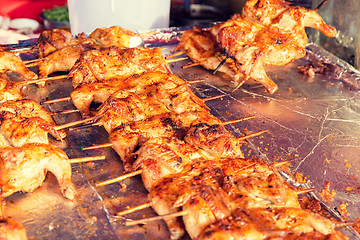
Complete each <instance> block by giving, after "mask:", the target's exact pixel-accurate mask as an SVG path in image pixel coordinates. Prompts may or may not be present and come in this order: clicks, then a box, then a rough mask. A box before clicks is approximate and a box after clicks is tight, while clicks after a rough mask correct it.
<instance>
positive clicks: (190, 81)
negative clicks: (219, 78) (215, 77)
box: [185, 79, 206, 84]
mask: <svg viewBox="0 0 360 240" xmlns="http://www.w3.org/2000/svg"><path fill="white" fill-rule="evenodd" d="M205 81H206V80H205V79H196V80H188V81H186V82H185V83H186V84H195V83H202V82H205Z"/></svg>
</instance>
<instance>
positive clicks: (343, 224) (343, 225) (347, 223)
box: [335, 221, 360, 228]
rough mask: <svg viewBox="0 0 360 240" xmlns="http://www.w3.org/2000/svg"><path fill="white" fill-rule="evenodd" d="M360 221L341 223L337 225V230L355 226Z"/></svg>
mask: <svg viewBox="0 0 360 240" xmlns="http://www.w3.org/2000/svg"><path fill="white" fill-rule="evenodd" d="M359 222H360V221H353V222H339V223H335V228H343V227H348V226H351V225H354V224H356V223H359Z"/></svg>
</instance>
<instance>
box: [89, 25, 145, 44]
mask: <svg viewBox="0 0 360 240" xmlns="http://www.w3.org/2000/svg"><path fill="white" fill-rule="evenodd" d="M89 37H90V38H92V39H94V40H95V41H96V42H97V43H98V44H100V45H102V46H110V45H115V46H118V47H125V48H129V47H130V43H131V42H130V41H131V38H133V37H140V36H139V34H137V33H135V32H132V31H129V30H127V29H124V28H122V27H120V26H112V27H109V28H97V29H95V31H93V32H92V33H91V34H90V35H89Z"/></svg>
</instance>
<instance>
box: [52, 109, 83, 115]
mask: <svg viewBox="0 0 360 240" xmlns="http://www.w3.org/2000/svg"><path fill="white" fill-rule="evenodd" d="M77 112H79V110H78V109H70V110H64V111H58V112H50V115H62V114H70V113H77Z"/></svg>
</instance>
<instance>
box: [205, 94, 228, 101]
mask: <svg viewBox="0 0 360 240" xmlns="http://www.w3.org/2000/svg"><path fill="white" fill-rule="evenodd" d="M230 95H231V94H229V93H225V94H222V95H218V96H214V97H207V98H202V99H201V100H203V101H204V102H207V101H211V100H215V99H218V98H223V97H226V96H230Z"/></svg>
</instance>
